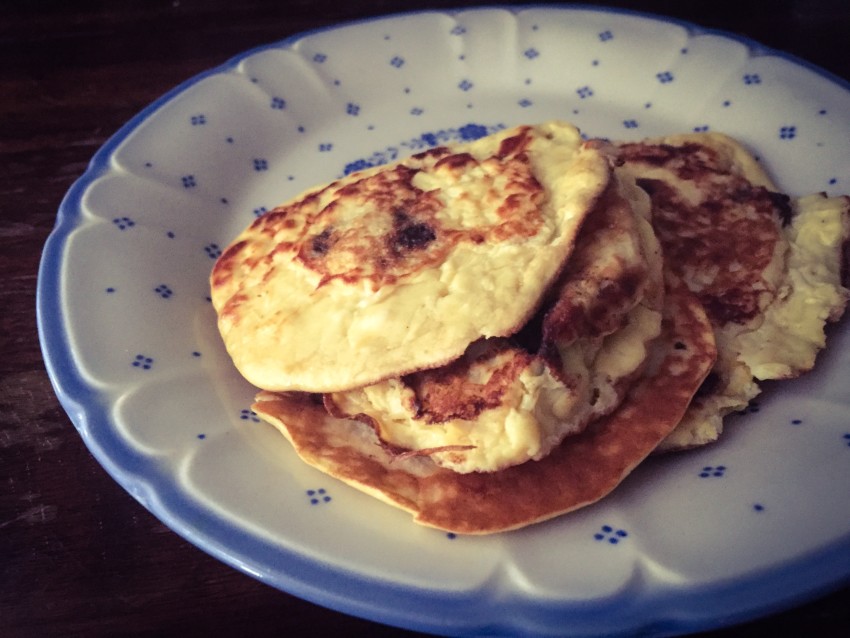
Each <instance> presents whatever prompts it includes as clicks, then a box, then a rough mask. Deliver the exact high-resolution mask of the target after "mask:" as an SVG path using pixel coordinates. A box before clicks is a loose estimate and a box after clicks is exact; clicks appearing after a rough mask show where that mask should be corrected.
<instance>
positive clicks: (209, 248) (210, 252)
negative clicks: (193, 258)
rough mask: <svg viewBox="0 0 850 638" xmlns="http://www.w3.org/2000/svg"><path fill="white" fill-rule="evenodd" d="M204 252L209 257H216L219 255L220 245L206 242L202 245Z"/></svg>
mask: <svg viewBox="0 0 850 638" xmlns="http://www.w3.org/2000/svg"><path fill="white" fill-rule="evenodd" d="M204 252H205V253H207V256H208V257H209V258H210V259H218V258H219V257H221V247H220V246H219V245H218V244H207V245H206V246H204Z"/></svg>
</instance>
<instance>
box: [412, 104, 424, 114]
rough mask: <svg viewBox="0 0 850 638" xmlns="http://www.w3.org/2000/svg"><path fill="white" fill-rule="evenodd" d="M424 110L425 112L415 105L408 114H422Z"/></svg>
mask: <svg viewBox="0 0 850 638" xmlns="http://www.w3.org/2000/svg"><path fill="white" fill-rule="evenodd" d="M424 112H425V111H423V110H422V109H421V108H419V107H418V106H415V107H413V108H412V109H410V114H411V115H422V114H423V113H424Z"/></svg>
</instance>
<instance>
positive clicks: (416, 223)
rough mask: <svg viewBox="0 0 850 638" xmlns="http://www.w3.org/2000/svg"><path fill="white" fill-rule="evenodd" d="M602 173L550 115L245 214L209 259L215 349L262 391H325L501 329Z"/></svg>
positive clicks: (546, 266) (569, 246) (525, 313)
mask: <svg viewBox="0 0 850 638" xmlns="http://www.w3.org/2000/svg"><path fill="white" fill-rule="evenodd" d="M609 179H610V167H609V163H608V160H607V158H606V157H605V156H604V155H603V154H602V153H601V152H600V151H599V150H597V149H596V148H594V147H593V146H592V145H588V144H585V143H584V142H583V141H582V139H581V136H580V134H579V132H578V131H577V130H576V129H575V128H574V127H572V126H570V125H568V124H564V123H559V122H551V123H547V124H543V125H539V126H521V127H517V128H514V129H510V130H505V131H501V132H499V133H497V134H494V135H491V136H488V137H486V138H482V139H479V140H476V141H474V142H470V143H467V144H463V145H458V146H456V147H452V148H451V149H449V148H447V147H438V148H434V149H431V150H429V151H426V152H424V153H420V154H418V155H414V156H412V157H410V158H407V159H404V160H402V161H400V162H397V163H395V164H392V165H387V166H382V167H378V168H374V169H369V170H367V171H363V172H359V173H354V174H351V175H349V176H347V177H345V178H343V179H341V180H338V181H336V182H333V183H331V184H329V185H327V186H325V187H321V188H317V189H315V190H313V191H310V192H308V193H306V194H304V195H302V196H300V197H298V198H296V199H295V200H293V201H290V202H288V203H286V204H284V205H282V206H279V207H277V208H275V209H274V210H272V211H270V212H268V213H266V214H265V215H263V216H262V217H260V218H258V219H257V220H255V221H254V223H252V224H251V226H250V227H249V228H247V229H246V230H245V231H244V232H243V233H242V234H240V235H239V236H238V237H237V238H236V239H235V240H234V242H233V243H232V244H231V245H230V246H229V247H228V248H227V249H226V250H225V251H224V252H223V254H222V255H221V257H220V258H219V259H218V261H217V262H216V264H215V267H214V268H213V272H212V275H211V291H212V301H213V305H214V307H215V309H216V311H217V313H218V325H219V330H220V332H221V335H222V338H223V340H224V343H225V346H226V347H227V350H228V353H229V354H230V356H231V358H232V359H233V362H234V364H235V365H236V367H237V368H238V369H239V371H240V372H241V373H242V375H243V376H244V377H245V378H246V379H247V380H248V381H250V382H251V383H253V384H254V385H256V386H258V387H260V388H263V389H267V390H300V391H309V392H333V391H342V390H347V389H351V388H356V387H361V386H364V385H367V384H370V383H375V382H378V381H380V380H383V379H387V378H391V377H398V376H400V375H404V374H409V373H412V372H415V371H416V370H421V369H426V368H433V367H435V366H439V365H442V364H445V363H448V362H450V361H452V360H454V359H456V358H457V357H459V356H461V355H462V354H463V353H464V351H465V350H466V349H467V347H468V346H469V345H470V344H471V343H472V342H474V341H477V340H478V339H481V338H492V337H505V336H510V335H512V334H513V333H515V332H516V331H517V330H518V329H519V328H520V327H521V326H522V325H523V324H525V323H526V321H527V320H528V318H529V317H530V316H531V315H532V314H533V313H534V312H535V311H536V310H537V308H538V307H539V305H540V303H541V298H542V296H543V295H544V293H545V292H546V291H547V290H548V288H549V287H550V285H551V284H552V282H553V281H554V280H555V279H556V278H557V276H558V275H559V273H560V272H561V270H562V268H563V265H564V263H565V262H566V260H567V258H568V257H569V255H570V254H571V252H572V250H573V246H574V244H575V238H576V235H577V233H578V230H579V228H580V226H581V224H582V221H583V220H584V218H585V216H586V215H587V213H588V211H589V210H590V209H591V208H592V207H593V205H594V203H595V201H596V200H597V199H598V197H599V196H600V195H601V193H602V192H603V190H604V189H605V187H606V185H607V183H608V181H609Z"/></svg>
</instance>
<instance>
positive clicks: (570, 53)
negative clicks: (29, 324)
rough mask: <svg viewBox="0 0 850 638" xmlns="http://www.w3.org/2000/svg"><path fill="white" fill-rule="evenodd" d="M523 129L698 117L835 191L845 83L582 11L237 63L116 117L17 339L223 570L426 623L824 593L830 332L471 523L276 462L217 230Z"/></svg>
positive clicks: (438, 21) (843, 153)
mask: <svg viewBox="0 0 850 638" xmlns="http://www.w3.org/2000/svg"><path fill="white" fill-rule="evenodd" d="M767 105H769V107H768V106H767ZM550 118H560V119H566V120H570V121H572V122H574V123H575V124H576V125H578V126H579V127H580V128H581V129H582V130H583V132H584V133H586V134H587V135H589V136H602V137H609V138H612V139H639V138H643V137H648V136H654V135H663V134H669V133H674V132H687V131H694V130H696V131H699V130H718V131H723V132H726V133H729V134H732V135H734V136H736V137H738V138H739V139H740V140H742V141H743V142H744V143H746V144H748V145H749V146H750V147H751V148H752V149H753V150H754V152H755V153H756V154H757V155H758V156H760V157H761V158H763V162H764V163H765V165H766V167H767V169H768V170H769V171H770V172H771V173H772V174H773V176H774V177H775V179H776V181H777V182H778V183H779V184H780V186H781V188H782V189H783V190H785V191H786V192H788V193H791V194H794V195H801V194H806V193H810V192H816V191H826V192H829V193H832V194H839V193H842V192H850V183H848V180H850V145H848V144H847V143H846V135H847V131H848V130H850V92H848V88H847V87H846V86H845V85H844V84H843V83H842V82H841V81H839V80H836V79H835V78H831V77H829V76H827V75H826V74H825V73H823V72H821V71H819V70H817V69H813V68H810V67H808V66H807V65H805V64H804V63H801V62H799V61H796V60H792V59H789V58H788V57H787V56H784V55H781V54H778V53H776V52H773V51H769V50H765V49H763V48H762V47H759V46H758V45H756V44H755V43H752V42H746V41H741V40H738V39H734V38H731V37H728V36H726V35H724V34H718V33H714V32H708V31H705V30H702V29H699V28H695V27H693V26H690V25H684V24H680V23H676V22H671V21H666V20H662V19H658V18H651V17H646V16H641V15H635V14H630V13H620V12H608V11H599V10H594V9H592V8H554V9H553V8H548V9H544V8H533V9H528V10H507V9H485V10H471V11H464V12H458V13H436V12H434V13H430V12H429V13H421V14H410V15H399V16H392V17H388V18H383V19H376V20H370V21H366V22H361V23H355V24H350V25H345V26H341V27H338V28H331V29H327V30H323V31H319V32H315V33H310V34H306V35H303V36H298V37H295V38H292V39H289V40H286V41H283V42H280V43H277V44H273V45H270V46H267V47H262V48H260V49H256V50H254V51H250V52H248V53H246V54H244V55H242V56H239V57H238V58H236V59H234V60H232V61H230V62H228V63H226V64H225V65H223V66H222V67H220V68H217V69H214V70H212V71H210V72H208V73H205V74H203V75H201V76H199V77H196V78H193V79H191V80H189V81H188V82H187V83H185V84H184V85H182V86H180V87H177V88H176V89H175V90H174V91H172V92H171V93H169V94H168V95H166V96H164V97H163V98H162V99H160V100H159V101H157V102H156V103H154V104H153V105H151V106H150V107H149V108H147V109H146V110H145V111H143V112H142V113H141V114H139V115H138V116H137V117H136V118H134V119H133V120H132V121H130V122H129V123H128V124H127V125H126V126H125V127H123V128H122V129H121V130H120V131H119V132H118V133H117V134H116V135H115V136H114V137H113V138H112V139H111V140H110V141H109V142H108V143H107V144H106V145H105V146H104V148H102V149H101V150H100V151H99V152H98V153H97V155H96V156H95V158H94V159H93V161H92V164H91V166H90V167H89V169H88V170H87V172H86V173H85V174H84V175H83V176H82V178H81V179H80V180H79V181H78V182H77V183H76V184H75V185H74V186H73V187H72V189H71V190H70V191H69V193H68V194H67V196H66V198H65V200H64V202H63V203H62V206H61V209H60V211H59V216H58V220H57V225H56V228H55V230H54V232H53V234H52V235H51V237H50V239H49V241H48V243H47V245H46V247H45V251H44V255H43V260H42V266H41V272H40V277H39V292H38V311H39V329H40V334H41V340H42V347H43V350H44V353H45V359H46V361H47V365H48V370H49V373H50V375H51V379H52V381H53V383H54V386H55V387H56V390H57V394H58V395H59V398H60V400H61V401H62V404H63V406H64V407H65V409H66V410H67V411H68V413H69V415H70V417H71V419H72V420H73V422H74V424H75V425H76V427H77V428H78V430H79V431H80V433H81V435H82V436H83V438H84V440H85V442H86V444H87V445H88V447H89V448H90V450H91V451H92V453H93V454H94V456H95V457H96V458H97V459H98V461H99V462H100V463H101V464H102V465H103V466H104V467H105V468H106V469H107V470H108V471H109V472H110V473H111V474H112V476H114V478H115V479H116V480H117V481H118V482H119V483H120V484H121V485H122V486H123V487H124V488H125V489H127V490H128V491H129V492H130V493H131V494H132V495H133V496H134V497H136V498H137V499H138V500H139V501H140V502H141V503H142V504H143V505H144V506H145V507H147V508H148V509H150V510H151V511H152V512H153V513H154V514H155V515H156V516H158V517H159V518H160V519H161V520H162V521H163V522H164V523H166V524H167V525H168V526H170V527H171V528H172V529H174V530H175V531H176V532H178V533H179V534H181V535H182V536H184V537H185V538H187V539H188V540H190V541H191V542H193V543H195V544H196V545H198V546H199V547H201V548H203V549H204V550H206V551H207V552H209V553H211V554H213V555H214V556H216V557H218V558H219V559H221V560H223V561H224V562H226V563H229V564H231V565H233V566H235V567H236V568H238V569H240V570H243V571H245V572H247V573H249V574H252V575H254V576H255V577H257V578H259V579H260V580H262V581H264V582H266V583H268V584H270V585H272V586H275V587H278V588H280V589H283V590H286V591H289V592H291V593H294V594H296V595H298V596H302V597H304V598H306V599H309V600H312V601H314V602H318V603H320V604H322V605H326V606H329V607H332V608H335V609H338V610H341V611H344V612H347V613H351V614H354V615H359V616H363V617H366V618H370V619H373V620H378V621H381V622H385V623H388V624H394V625H399V626H403V627H407V628H410V629H418V630H424V631H431V632H434V633H445V634H481V633H483V632H485V631H486V632H492V633H510V634H530V635H555V634H560V633H567V634H570V635H573V636H582V635H597V634H606V635H615V634H626V633H633V632H636V631H642V632H645V633H646V634H647V635H650V634H657V635H661V634H669V633H677V632H687V631H694V630H699V629H707V628H711V627H715V626H719V625H721V624H726V623H730V622H733V621H737V620H743V619H746V618H749V617H752V616H754V615H758V614H763V613H768V612H771V611H773V610H776V609H779V608H781V607H782V606H785V605H789V604H792V603H795V602H800V601H802V600H804V599H805V598H807V597H809V596H813V595H816V594H818V593H821V592H823V591H825V590H826V589H828V588H830V587H835V586H837V585H838V584H840V583H841V582H844V581H846V580H847V578H848V576H850V490H848V489H847V485H850V418H848V416H847V415H848V412H847V410H848V402H850V399H848V397H850V377H848V376H847V375H846V373H842V370H846V369H847V368H848V365H850V343H848V341H850V332H848V330H847V329H846V328H847V326H846V322H845V325H844V326H843V327H839V328H838V329H836V330H834V331H832V333H831V334H830V337H831V343H830V348H828V350H827V351H826V352H825V353H823V355H822V357H821V359H820V360H819V365H818V367H817V369H816V370H815V371H814V372H813V373H811V374H810V375H808V376H806V377H804V378H801V379H799V380H796V381H792V382H787V383H783V384H781V385H778V386H775V387H774V386H766V387H765V392H764V394H763V395H762V396H761V397H760V398H759V400H758V402H757V404H755V405H754V406H753V407H752V408H751V410H750V411H749V413H747V414H744V415H741V416H738V417H735V418H734V419H730V422H729V424H728V426H727V433H726V435H725V436H724V437H723V438H722V440H721V441H720V443H719V444H717V445H714V446H711V447H708V448H704V449H701V450H697V451H694V452H690V453H686V454H680V455H675V456H669V457H664V458H657V459H652V460H650V461H649V462H646V463H644V464H643V465H642V466H641V467H639V468H638V470H637V471H636V472H635V473H634V474H633V475H632V476H630V477H629V478H628V479H627V480H626V482H625V483H624V484H623V485H622V486H621V487H620V488H619V489H618V490H616V491H615V493H614V494H613V495H611V496H610V497H609V498H607V499H605V500H603V501H602V502H601V503H599V504H597V505H595V506H593V507H590V508H587V509H585V510H582V511H579V512H577V513H575V514H571V515H568V516H565V517H562V518H560V519H557V520H554V521H551V522H547V523H544V524H540V525H536V526H533V527H530V528H527V529H525V530H521V531H518V532H513V533H508V534H502V535H495V536H492V537H484V538H473V537H461V536H453V535H447V534H445V533H441V532H439V531H435V530H430V529H426V528H422V527H419V526H416V525H415V524H414V523H412V522H411V520H410V518H409V517H408V515H406V514H404V513H403V512H400V511H396V510H394V509H392V508H389V507H387V506H385V505H383V504H381V503H379V502H378V501H376V500H373V499H371V498H369V497H367V496H365V495H363V494H360V493H359V492H356V491H354V490H352V489H350V488H348V487H346V486H344V485H341V484H339V483H337V482H335V481H333V480H332V479H330V478H328V477H326V476H324V475H322V474H320V473H318V472H317V471H315V470H313V469H312V468H309V467H307V466H306V465H304V464H302V463H301V462H300V461H299V460H298V459H297V458H296V457H295V455H294V453H293V452H292V451H291V449H290V448H289V446H288V444H287V443H286V441H285V440H284V439H283V438H282V437H280V436H279V435H278V434H277V433H276V432H274V431H273V430H272V428H271V427H269V426H266V425H265V424H262V423H260V422H259V420H258V419H257V417H256V415H254V414H253V413H252V412H251V411H250V407H249V406H250V404H251V402H252V398H253V395H254V388H252V387H250V386H249V385H248V384H247V383H245V382H244V381H243V380H242V379H241V378H240V376H239V375H238V373H237V372H236V371H235V369H234V368H233V367H232V365H231V363H230V361H229V359H228V357H227V355H226V353H225V351H224V349H223V346H222V344H221V342H220V339H219V337H218V333H217V331H216V327H215V314H214V312H213V309H212V307H211V303H210V300H209V296H208V295H209V291H208V284H207V278H208V275H209V272H210V269H211V267H212V265H213V263H214V259H215V258H216V257H217V256H218V255H219V254H220V252H221V250H222V248H223V247H224V246H226V245H227V244H228V242H229V241H230V240H231V239H232V238H233V237H234V236H235V235H236V234H237V233H238V232H239V231H240V230H241V229H242V228H243V227H245V226H246V225H247V224H249V223H250V221H251V220H252V219H253V218H254V217H255V216H256V215H261V214H262V213H263V212H264V211H265V210H267V209H270V208H272V207H273V206H275V205H276V204H278V203H280V202H281V201H283V200H285V199H287V198H289V197H291V196H293V195H295V194H297V193H299V192H301V191H302V190H304V189H306V188H308V187H310V186H313V185H315V184H317V183H320V182H324V181H328V180H331V179H333V178H335V177H338V176H341V175H343V174H345V173H347V172H349V171H351V170H354V169H357V168H362V167H365V166H369V165H374V164H379V163H382V162H386V161H390V160H393V159H395V158H398V157H402V156H404V155H406V154H410V153H413V152H416V151H420V150H423V149H425V148H429V147H431V146H434V145H436V144H442V143H445V142H450V141H457V140H467V139H474V138H476V137H478V136H480V135H482V134H485V133H488V132H492V131H495V130H497V129H499V128H502V127H505V126H512V125H515V124H520V123H530V122H538V121H543V120H547V119H550Z"/></svg>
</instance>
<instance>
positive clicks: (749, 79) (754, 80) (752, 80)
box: [742, 73, 761, 86]
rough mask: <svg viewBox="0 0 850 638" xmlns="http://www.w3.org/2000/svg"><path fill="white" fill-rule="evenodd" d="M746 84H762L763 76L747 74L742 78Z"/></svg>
mask: <svg viewBox="0 0 850 638" xmlns="http://www.w3.org/2000/svg"><path fill="white" fill-rule="evenodd" d="M742 79H743V81H744V84H746V85H748V86H749V85H752V84H761V76H760V75H759V74H758V73H745V74H744V77H743V78H742Z"/></svg>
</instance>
